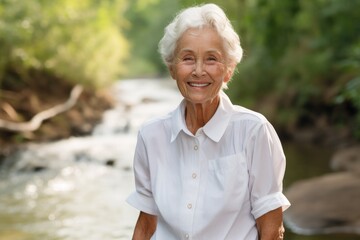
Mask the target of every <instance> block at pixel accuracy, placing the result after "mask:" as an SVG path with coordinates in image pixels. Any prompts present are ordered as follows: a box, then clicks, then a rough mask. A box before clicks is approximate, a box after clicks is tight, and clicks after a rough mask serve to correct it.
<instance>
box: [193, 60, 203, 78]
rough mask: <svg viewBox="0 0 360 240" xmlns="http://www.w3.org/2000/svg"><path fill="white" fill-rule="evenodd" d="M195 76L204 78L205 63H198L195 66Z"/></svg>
mask: <svg viewBox="0 0 360 240" xmlns="http://www.w3.org/2000/svg"><path fill="white" fill-rule="evenodd" d="M193 74H194V75H196V76H202V75H204V74H205V66H204V63H203V61H196V63H195V64H194V70H193Z"/></svg>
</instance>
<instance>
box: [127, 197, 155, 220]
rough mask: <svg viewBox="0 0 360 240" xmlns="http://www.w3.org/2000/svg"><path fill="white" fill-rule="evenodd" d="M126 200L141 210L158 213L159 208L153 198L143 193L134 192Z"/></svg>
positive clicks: (153, 213)
mask: <svg viewBox="0 0 360 240" xmlns="http://www.w3.org/2000/svg"><path fill="white" fill-rule="evenodd" d="M126 202H127V203H128V204H130V205H131V206H133V207H134V208H136V209H138V210H139V211H142V212H145V213H148V214H151V215H158V208H157V206H156V203H155V201H154V199H153V198H151V197H148V196H145V195H142V194H140V193H138V192H133V193H132V194H131V195H130V196H129V197H128V198H127V199H126Z"/></svg>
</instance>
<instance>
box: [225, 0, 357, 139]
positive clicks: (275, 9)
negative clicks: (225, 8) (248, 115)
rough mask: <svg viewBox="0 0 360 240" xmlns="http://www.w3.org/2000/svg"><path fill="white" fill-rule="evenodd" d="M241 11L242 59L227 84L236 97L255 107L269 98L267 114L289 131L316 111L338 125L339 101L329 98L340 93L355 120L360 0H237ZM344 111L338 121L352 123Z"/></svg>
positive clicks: (316, 114) (315, 117) (333, 97)
mask: <svg viewBox="0 0 360 240" xmlns="http://www.w3.org/2000/svg"><path fill="white" fill-rule="evenodd" d="M241 8H242V9H243V15H241V16H240V24H239V29H238V30H239V32H240V36H241V37H242V38H241V39H242V45H243V46H244V48H245V57H244V60H243V63H241V64H240V65H239V74H238V75H237V76H235V78H236V79H235V80H234V82H233V85H232V86H231V87H230V89H231V91H230V94H231V95H232V96H233V97H234V98H237V99H238V100H237V101H240V102H241V101H245V102H248V103H250V105H249V106H251V107H259V108H261V106H258V105H257V104H259V103H260V102H261V101H262V100H264V99H268V98H269V96H270V97H271V99H272V101H273V102H274V103H273V105H274V106H276V107H275V108H273V109H272V111H271V112H269V113H268V117H269V118H270V119H271V120H273V121H275V122H276V123H277V124H280V125H287V127H288V128H289V127H293V125H295V124H297V125H301V124H303V123H302V122H301V120H303V119H308V120H310V121H309V122H308V124H315V123H316V119H317V118H319V116H321V115H326V116H327V119H328V124H333V125H334V124H338V123H337V122H336V121H335V120H336V119H338V117H336V116H334V115H335V114H336V113H337V112H336V111H335V109H337V108H339V107H341V106H339V105H338V104H340V105H341V103H340V102H339V101H335V100H336V99H337V98H338V97H339V96H341V97H342V98H343V99H346V101H347V103H346V104H350V105H352V106H353V107H355V108H356V111H357V112H356V113H355V114H356V115H357V119H360V107H358V106H359V97H358V96H359V95H360V91H359V88H358V87H354V85H355V84H354V81H355V82H357V81H358V80H356V79H358V77H359V76H360V57H359V56H360V54H359V46H360V25H359V24H358V23H359V22H360V12H359V11H358V9H360V1H358V0H354V1H336V0H328V1H324V0H313V1H299V0H298V1H264V0H243V1H241ZM350 89H351V90H350ZM355 96H356V97H355ZM246 99H247V100H246ZM343 103H345V102H343ZM343 114H345V115H347V116H343V119H344V118H347V120H346V121H345V122H343V123H344V124H348V123H349V122H352V121H353V120H352V113H351V112H347V113H346V112H344V111H343ZM294 119H295V121H294ZM334 121H335V122H334ZM359 123H360V121H358V124H353V125H354V126H356V125H357V126H359ZM358 128H359V127H358ZM359 136H360V135H359Z"/></svg>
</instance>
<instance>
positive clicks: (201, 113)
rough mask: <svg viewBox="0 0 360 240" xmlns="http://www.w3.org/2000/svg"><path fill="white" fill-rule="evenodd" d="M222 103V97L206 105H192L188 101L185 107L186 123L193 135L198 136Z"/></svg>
mask: <svg viewBox="0 0 360 240" xmlns="http://www.w3.org/2000/svg"><path fill="white" fill-rule="evenodd" d="M219 103H220V96H217V97H216V98H214V99H212V100H211V101H209V102H206V103H192V102H190V101H186V106H185V122H186V126H187V128H188V129H189V131H190V132H191V133H192V134H194V135H195V134H196V132H197V130H198V129H199V128H202V127H203V126H205V124H206V123H207V122H208V121H209V120H210V119H211V118H212V116H214V114H215V112H216V110H217V108H218V106H219Z"/></svg>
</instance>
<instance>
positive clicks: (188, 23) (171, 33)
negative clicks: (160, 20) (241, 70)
mask: <svg viewBox="0 0 360 240" xmlns="http://www.w3.org/2000/svg"><path fill="white" fill-rule="evenodd" d="M207 26H209V27H211V28H213V29H215V30H216V31H217V32H218V33H219V35H220V36H221V37H222V39H223V41H224V49H225V51H226V55H227V60H228V61H227V62H230V63H231V64H233V65H234V67H235V66H236V64H238V63H239V62H240V60H241V58H242V55H243V50H242V48H241V46H240V39H239V36H238V34H237V33H236V32H235V31H234V28H233V26H232V25H231V23H230V21H229V19H228V18H227V17H226V15H225V13H224V11H223V10H222V9H221V8H220V7H219V6H217V5H215V4H212V3H211V4H204V5H199V6H195V7H190V8H186V9H184V10H182V11H181V12H180V13H179V14H178V15H177V16H176V17H175V18H174V20H173V21H172V22H171V23H170V24H169V25H168V26H167V27H166V28H165V33H164V36H163V38H162V39H161V40H160V42H159V53H160V55H161V57H162V59H163V61H164V63H165V64H166V65H167V66H170V65H171V64H172V63H173V60H174V58H175V51H176V47H177V42H178V40H179V39H180V37H181V36H182V34H183V33H184V32H185V31H186V30H188V29H190V28H202V27H207Z"/></svg>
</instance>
